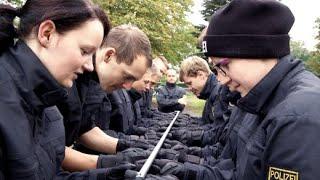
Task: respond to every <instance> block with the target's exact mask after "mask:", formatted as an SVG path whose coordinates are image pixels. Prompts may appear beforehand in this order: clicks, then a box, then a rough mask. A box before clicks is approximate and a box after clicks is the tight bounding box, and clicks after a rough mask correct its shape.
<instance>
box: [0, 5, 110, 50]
mask: <svg viewBox="0 0 320 180" xmlns="http://www.w3.org/2000/svg"><path fill="white" fill-rule="evenodd" d="M0 14H1V16H0V24H1V26H0V42H1V45H0V52H1V51H3V50H4V49H5V48H7V47H9V46H10V45H12V44H13V39H14V38H21V39H23V38H26V37H28V36H29V35H30V34H31V33H33V32H37V31H38V28H39V25H40V24H41V22H43V21H45V20H52V21H53V22H54V23H55V26H56V29H57V32H58V33H61V34H62V33H64V32H66V31H70V30H73V29H75V28H77V27H79V26H81V25H82V24H83V23H84V22H86V21H88V20H90V19H99V21H100V22H101V23H102V24H103V27H104V39H105V37H106V36H107V34H108V32H109V30H110V28H111V27H110V26H111V25H110V22H109V19H108V17H107V15H106V14H105V13H104V11H103V10H102V9H101V8H100V7H99V6H97V5H95V4H93V3H92V2H91V1H89V0H67V1H66V0H27V1H26V3H25V5H24V6H22V7H21V8H20V9H15V8H13V7H10V6H8V5H0ZM16 16H18V17H19V18H20V23H19V24H18V27H17V29H15V28H14V26H13V19H14V18H15V17H16Z"/></svg>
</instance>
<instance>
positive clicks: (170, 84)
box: [166, 82, 176, 89]
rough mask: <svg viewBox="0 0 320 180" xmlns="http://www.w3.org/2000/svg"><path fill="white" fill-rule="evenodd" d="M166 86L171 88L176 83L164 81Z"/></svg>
mask: <svg viewBox="0 0 320 180" xmlns="http://www.w3.org/2000/svg"><path fill="white" fill-rule="evenodd" d="M166 86H167V87H168V88H169V89H173V88H175V87H176V83H169V82H166Z"/></svg>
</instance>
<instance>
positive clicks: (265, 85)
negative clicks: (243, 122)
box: [238, 55, 301, 115]
mask: <svg viewBox="0 0 320 180" xmlns="http://www.w3.org/2000/svg"><path fill="white" fill-rule="evenodd" d="M300 63H301V62H300V61H298V60H293V59H292V57H291V56H290V55H288V56H285V57H283V58H281V59H280V60H278V63H277V64H276V65H275V66H274V67H273V68H272V69H271V71H270V72H269V73H268V74H267V75H266V76H265V77H264V78H263V79H262V80H261V81H260V82H259V83H258V84H257V85H256V86H255V87H254V88H253V89H252V90H251V91H249V93H248V94H247V95H246V96H245V97H243V98H241V99H240V100H239V101H238V107H239V108H241V109H243V110H245V111H247V112H250V113H252V114H259V115H266V114H267V112H268V111H269V109H270V107H268V104H269V103H270V101H271V100H272V99H274V95H275V93H274V92H275V91H276V90H277V89H278V87H279V84H280V83H281V82H282V80H283V79H284V78H285V77H286V76H287V74H288V73H289V72H290V71H291V70H292V69H293V68H295V67H296V66H297V65H298V64H300Z"/></svg>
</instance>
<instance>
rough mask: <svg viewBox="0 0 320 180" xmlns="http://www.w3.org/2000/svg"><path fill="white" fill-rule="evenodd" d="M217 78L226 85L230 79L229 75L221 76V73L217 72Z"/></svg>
mask: <svg viewBox="0 0 320 180" xmlns="http://www.w3.org/2000/svg"><path fill="white" fill-rule="evenodd" d="M217 79H218V81H219V82H220V84H222V85H227V84H228V83H229V82H230V81H231V78H230V77H229V76H222V75H221V74H218V76H217Z"/></svg>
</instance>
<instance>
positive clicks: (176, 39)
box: [95, 0, 197, 63]
mask: <svg viewBox="0 0 320 180" xmlns="http://www.w3.org/2000/svg"><path fill="white" fill-rule="evenodd" d="M95 1H96V2H97V3H99V4H100V5H101V6H102V7H103V8H104V9H105V11H106V12H107V14H108V15H109V18H110V20H111V22H112V24H113V26H117V25H120V24H128V23H131V24H134V25H136V26H138V27H139V28H140V29H142V30H143V31H144V32H145V33H146V34H147V35H148V37H149V39H150V42H151V44H152V48H153V54H154V55H159V54H163V55H164V56H165V57H166V58H167V59H168V60H169V61H170V62H171V63H177V62H179V61H181V60H182V59H183V58H184V57H185V56H186V55H187V54H190V53H192V52H195V51H196V41H197V38H196V37H194V35H193V34H194V33H195V32H196V31H197V30H196V29H195V28H194V27H193V26H192V25H191V23H190V22H188V21H187V19H186V13H187V12H189V11H190V8H191V6H192V0H176V1H172V0H122V1H116V0H95Z"/></svg>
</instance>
